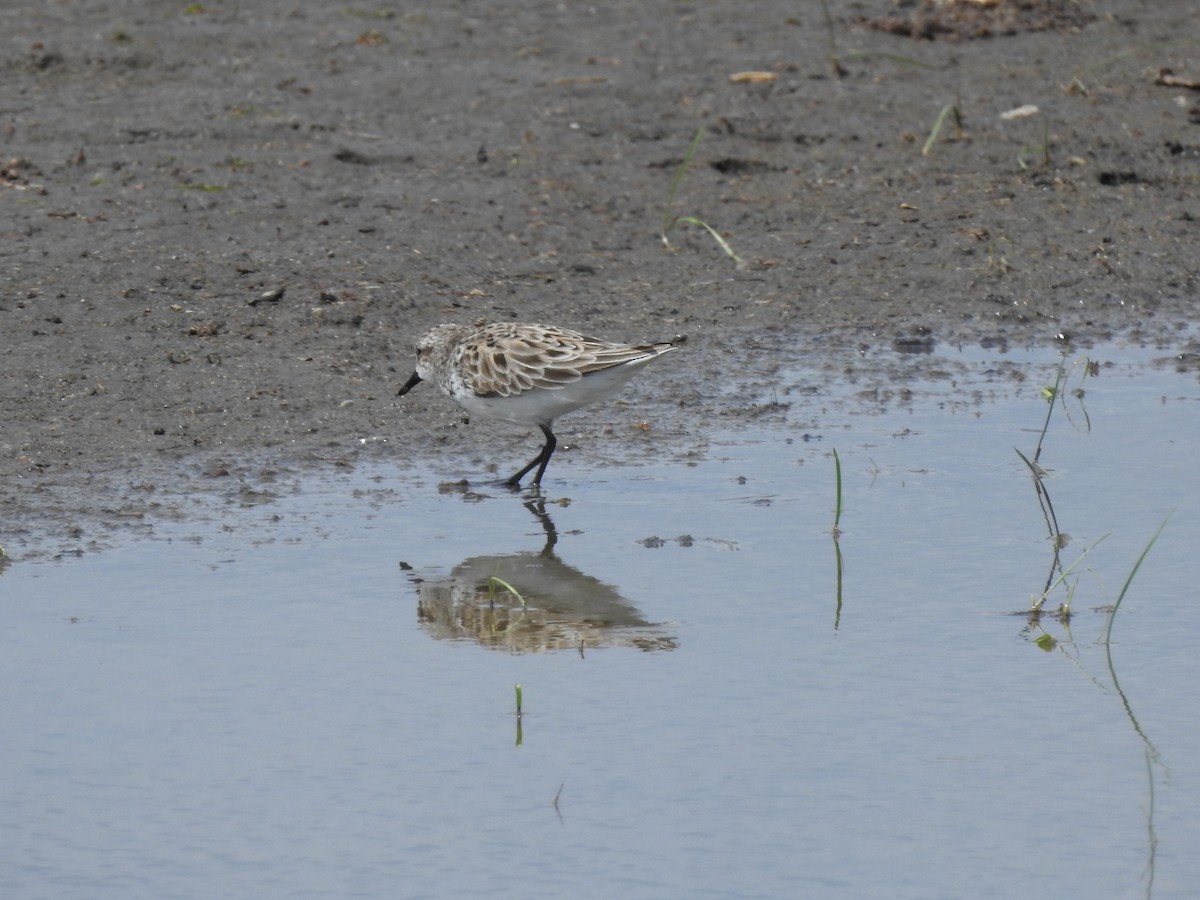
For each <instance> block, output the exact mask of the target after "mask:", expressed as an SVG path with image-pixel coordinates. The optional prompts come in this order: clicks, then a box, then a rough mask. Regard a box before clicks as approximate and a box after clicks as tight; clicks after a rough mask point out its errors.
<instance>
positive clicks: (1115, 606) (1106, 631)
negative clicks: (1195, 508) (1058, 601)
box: [1104, 510, 1175, 644]
mask: <svg viewBox="0 0 1200 900" xmlns="http://www.w3.org/2000/svg"><path fill="white" fill-rule="evenodd" d="M1173 515H1175V510H1171V511H1170V512H1169V513H1167V517H1166V518H1165V519H1163V520H1162V524H1161V525H1159V526H1158V530H1157V531H1155V532H1154V537H1152V538H1150V542H1149V543H1148V544H1146V547H1145V549H1144V550H1142V552H1141V555H1140V556H1138V558H1137V562H1135V563H1134V564H1133V568H1132V569H1130V570H1129V576H1128V577H1127V578H1126V579H1125V584H1123V585H1122V586H1121V593H1119V594H1118V595H1117V602H1116V603H1114V604H1113V608H1112V611H1111V612H1109V614H1108V624H1107V625H1106V626H1105V628H1104V643H1105V644H1107V643H1108V639H1109V637H1110V636H1111V635H1112V626H1113V620H1114V619H1115V618H1116V617H1117V610H1118V609H1120V608H1121V601H1122V600H1124V599H1125V594H1126V592H1127V591H1128V590H1129V586H1130V585H1131V584H1133V576H1134V575H1136V574H1137V572H1138V569H1140V568H1141V567H1142V563H1143V562H1144V561H1145V559H1146V556H1147V554H1149V552H1150V548H1151V547H1153V546H1154V543H1155V541H1157V540H1158V536H1159V535H1160V534H1162V533H1163V529H1164V528H1166V527H1167V523H1168V522H1170V521H1171V516H1173Z"/></svg>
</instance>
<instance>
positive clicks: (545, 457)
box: [508, 425, 558, 487]
mask: <svg viewBox="0 0 1200 900" xmlns="http://www.w3.org/2000/svg"><path fill="white" fill-rule="evenodd" d="M540 427H541V429H542V434H544V435H545V436H546V443H545V444H543V445H542V449H541V451H540V452H539V453H538V455H537V456H535V457H534V458H533V459H531V460H530V461H529V465H527V466H526V467H525V468H523V469H522V470H521V471H520V472H518V473H517V474H516V475H514V476H513V477H512V478H510V479H508V486H509V487H519V486H520V484H521V479H522V478H524V477H525V476H526V475H528V474H529V473H530V472H531V471H532V470H533V467H534V466H537V474H536V475H534V476H533V483H534V485H535V486H540V485H541V483H542V476H543V475H544V474H546V465H547V464H548V463H549V462H550V457H551V456H553V455H554V448H555V447H556V446H558V438H556V437H555V436H554V432H553V431H551V430H550V426H549V425H542V426H540Z"/></svg>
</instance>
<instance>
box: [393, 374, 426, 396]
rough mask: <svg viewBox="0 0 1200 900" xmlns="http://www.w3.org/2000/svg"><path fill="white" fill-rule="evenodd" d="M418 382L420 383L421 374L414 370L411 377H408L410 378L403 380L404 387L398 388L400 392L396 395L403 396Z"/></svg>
mask: <svg viewBox="0 0 1200 900" xmlns="http://www.w3.org/2000/svg"><path fill="white" fill-rule="evenodd" d="M420 383H421V376H420V375H418V374H417V373H416V372H413V373H412V378H410V379H408V381H406V382H404V387H402V388H400V393H398V394H397V395H396V396H397V397H403V396H404V395H405V394H407V393H408V392H409V391H411V390H412V389H413V388H415V387H416V386H417V385H418V384H420Z"/></svg>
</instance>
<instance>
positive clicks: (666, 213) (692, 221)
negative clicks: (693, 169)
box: [661, 127, 742, 264]
mask: <svg viewBox="0 0 1200 900" xmlns="http://www.w3.org/2000/svg"><path fill="white" fill-rule="evenodd" d="M703 136H704V128H703V127H701V128H697V129H696V136H695V137H694V138H692V143H691V145H690V146H689V147H688V149H687V153H685V154H684V155H683V160H682V161H681V162H680V163H679V168H677V169H676V170H675V177H674V178H672V179H671V187H670V188H669V189H668V190H667V199H666V202H664V203H663V218H662V235H661V236H662V242H663V244H664V245H665V246H668V247H669V246H670V245H671V242H670V241H668V240H667V233H668V232H669V231H670V230H671V229H672V228H674V227H675V226H676V225H679V224H687V225H698V226H699V227H700V228H703V229H704V230H705V231H707V232H708V233H709V234H710V235H712V237H713V240H715V241H716V242H717V245H718V246H719V247H720V248H721V249H722V250H724V251H725V255H726V256H728V257H729V258H730V259H732V260H733V261H734V262H735V263H738V264H741V262H742V258H741V257H740V256H738V255H737V254H736V253H734V252H733V248H732V247H730V246H729V243H728V242H727V241H726V240H725V238H723V237H721V235H720V234H719V233H718V232H717V230H716V229H715V228H713V227H712V226H711V225H709V224H708V223H707V222H705V221H704V220H703V219H700V218H697V217H696V216H677V215H674V214H673V210H672V207H673V205H674V203H675V192H676V191H677V190H679V182H681V181H683V173H684V172H686V171H687V167H688V163H690V162H691V161H692V156H693V155H694V154H695V152H696V147H698V146H699V145H700V138H702V137H703Z"/></svg>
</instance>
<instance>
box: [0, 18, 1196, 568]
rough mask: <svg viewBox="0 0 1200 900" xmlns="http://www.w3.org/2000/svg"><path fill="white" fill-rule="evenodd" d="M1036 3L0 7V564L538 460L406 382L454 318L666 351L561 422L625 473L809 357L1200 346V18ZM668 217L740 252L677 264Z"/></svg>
mask: <svg viewBox="0 0 1200 900" xmlns="http://www.w3.org/2000/svg"><path fill="white" fill-rule="evenodd" d="M1000 6H1001V7H1007V9H1003V10H1000V9H998V10H997V15H1000V14H1001V13H1002V12H1003V13H1005V14H1010V13H1011V12H1012V5H1011V4H1000ZM1020 6H1021V8H1024V9H1034V10H1035V11H1041V12H1043V13H1045V14H1044V15H1042V16H1040V17H1033V18H1025V19H1023V18H1022V17H1020V16H1012V15H1008V18H1007V19H1004V20H999V19H997V21H996V23H995V24H993V25H991V26H989V25H988V24H987V23H986V22H985V23H984V24H983V25H980V24H979V23H978V22H977V21H975V20H974V18H973V19H972V21H971V23H970V27H951V26H953V25H954V24H955V19H954V16H957V17H958V22H959V23H960V24H961V23H963V22H966V21H967V16H968V11H967V10H966V8H965V7H953V6H952V7H941V8H940V9H934V8H932V7H930V5H928V4H908V5H896V4H892V3H885V2H878V3H860V4H841V3H831V4H830V5H829V10H830V13H831V16H830V18H829V19H826V18H825V16H824V15H823V13H822V9H821V6H820V5H819V4H814V5H813V6H812V8H811V9H809V8H804V9H798V8H797V7H796V5H795V4H789V3H782V2H781V3H774V2H767V3H756V4H753V5H752V6H750V7H746V6H745V5H744V4H734V3H712V4H703V5H699V6H697V5H693V4H677V5H675V6H672V7H666V8H662V9H656V10H654V11H650V10H647V9H644V8H643V7H642V6H639V5H637V4H626V3H617V4H608V5H605V6H604V7H602V8H601V7H594V8H589V7H582V6H576V5H571V4H568V5H556V4H546V3H533V2H526V3H500V4H488V5H480V6H477V7H467V8H458V7H456V8H454V9H453V10H450V9H445V10H443V9H441V8H437V7H431V8H429V9H424V10H410V9H406V8H402V7H399V6H392V5H389V4H382V5H375V6H370V7H357V6H350V7H329V6H327V5H323V4H318V3H313V2H295V3H291V4H284V5H275V4H272V5H270V6H269V7H255V6H249V7H248V6H247V5H245V4H232V3H223V2H211V3H204V4H192V5H189V6H181V7H179V8H172V9H169V10H167V9H159V8H143V7H141V6H137V5H132V6H131V5H124V4H117V3H111V2H72V3H60V4H51V5H46V4H36V3H27V2H17V3H10V4H6V6H5V8H4V9H3V10H2V11H0V25H3V28H4V33H5V35H6V41H5V43H4V45H3V48H2V49H0V71H2V72H3V77H4V80H5V83H6V91H5V98H4V100H3V102H2V103H0V134H2V135H3V150H2V152H0V208H2V210H3V214H2V215H0V335H3V343H2V345H0V354H2V363H0V422H3V427H2V429H0V485H2V487H0V515H2V516H3V522H4V528H3V531H2V532H0V544H2V545H3V546H4V547H5V548H6V549H7V550H8V552H9V554H10V555H11V556H13V557H15V558H20V557H22V556H34V557H36V556H42V555H53V554H56V553H61V552H87V550H88V549H89V548H91V547H101V546H104V544H105V542H106V540H108V539H109V538H110V537H111V536H113V535H114V533H118V534H119V533H121V532H125V531H129V530H133V531H137V530H140V529H146V528H149V527H152V523H153V521H154V520H155V519H156V518H163V517H175V516H189V515H194V514H196V513H197V511H198V510H199V509H200V508H201V507H203V508H205V509H209V510H211V511H214V514H219V511H220V509H221V508H222V506H223V505H227V504H252V503H261V502H269V501H270V499H271V497H272V496H273V495H275V494H276V493H278V492H280V491H283V490H288V489H290V485H291V484H293V483H294V481H295V480H296V479H298V478H299V477H300V476H301V475H302V474H303V473H305V472H309V471H312V470H313V468H314V467H318V468H319V467H340V466H349V465H353V464H354V463H355V461H356V460H358V459H361V458H363V455H364V454H368V455H370V456H371V457H372V458H380V457H382V458H384V459H391V460H394V462H395V464H396V466H397V467H400V468H402V467H404V466H405V465H406V463H407V461H409V460H414V459H428V458H430V457H431V455H433V454H442V455H444V454H447V453H460V452H461V453H463V454H465V455H466V456H467V457H468V458H475V459H491V458H498V461H499V462H500V464H501V465H507V464H508V461H509V460H510V459H517V458H519V457H522V456H524V455H526V447H527V445H528V444H529V442H530V436H529V435H527V434H524V433H522V432H520V430H518V429H513V430H507V429H505V430H502V431H498V430H496V429H493V428H492V427H490V426H488V427H483V426H480V425H479V424H477V423H476V424H471V425H469V426H468V425H464V423H463V422H462V417H461V414H460V413H459V411H458V410H457V409H456V408H454V407H453V406H452V405H451V404H450V403H449V402H447V401H446V400H445V399H444V398H442V397H440V396H437V395H436V393H435V392H427V393H425V394H424V395H413V396H411V397H405V398H403V399H402V400H401V399H397V398H396V396H395V394H396V391H397V389H398V388H399V386H400V384H401V383H402V382H403V379H404V377H405V376H406V375H407V374H408V372H409V371H411V365H412V342H413V340H414V339H415V338H416V336H417V335H419V334H420V333H421V332H423V331H424V330H425V329H426V328H428V327H429V326H430V325H432V324H435V323H437V322H441V321H472V320H474V319H479V318H485V319H489V320H518V321H521V320H523V321H545V322H550V323H553V324H560V325H564V326H567V327H572V328H577V329H580V330H583V331H586V332H591V333H595V334H597V335H598V336H601V337H607V338H612V339H620V340H630V341H640V340H649V339H658V338H662V337H670V336H673V335H675V334H687V335H688V336H689V344H688V347H687V350H686V351H685V352H681V353H679V354H675V355H674V357H675V358H673V359H672V364H671V365H670V366H663V367H661V368H660V369H659V370H658V371H656V372H654V373H652V377H648V378H646V379H644V380H643V382H642V383H639V384H638V385H634V386H631V387H630V389H629V390H628V391H627V392H626V393H625V394H623V395H622V399H621V400H619V401H617V402H613V403H610V404H606V405H604V406H602V407H597V408H595V410H594V415H588V416H575V417H572V418H567V419H564V420H563V422H562V423H561V427H562V432H563V436H564V439H565V441H567V442H568V443H569V442H572V441H574V442H576V443H580V444H584V445H586V446H588V447H589V452H591V449H590V448H600V449H601V450H602V451H604V452H609V453H612V454H613V455H614V456H616V457H619V456H620V455H622V454H629V455H632V456H635V457H636V455H637V454H638V453H649V452H660V453H661V452H663V449H664V448H666V452H674V453H680V454H683V453H685V452H686V451H687V448H688V447H690V446H694V445H695V444H696V440H695V439H696V436H697V435H698V434H700V433H701V432H702V431H703V429H704V428H705V422H706V421H711V420H713V418H714V417H721V419H722V420H723V421H728V420H729V419H730V418H737V417H739V416H741V417H757V416H760V415H761V414H762V410H763V408H764V406H765V405H767V404H769V402H770V401H771V398H772V397H773V396H776V395H777V394H778V392H779V390H780V388H781V385H780V384H779V383H778V372H779V371H780V370H781V368H784V367H793V366H794V364H795V363H796V361H797V360H803V361H804V363H805V364H806V365H807V366H808V367H809V368H810V370H811V377H812V380H813V382H814V383H819V382H820V381H821V380H823V379H830V378H844V377H853V378H855V379H861V380H870V379H876V380H878V381H879V382H880V383H891V382H893V381H894V380H895V378H896V377H897V372H899V373H900V377H904V376H903V373H904V372H912V371H914V367H916V370H917V371H919V370H920V365H921V361H922V360H923V359H929V360H931V362H930V370H931V371H927V372H923V373H922V374H923V375H926V376H928V375H931V374H934V373H935V371H936V369H937V367H938V366H940V365H941V364H940V363H937V362H933V360H934V356H935V354H932V353H930V355H929V356H926V354H927V353H929V352H930V351H935V350H937V349H938V348H940V347H946V346H954V345H958V344H970V345H975V344H981V345H983V346H986V347H991V348H995V349H997V350H1003V349H1004V348H1006V347H1018V346H1021V347H1023V346H1030V345H1034V346H1045V347H1047V348H1054V347H1066V348H1074V347H1086V346H1088V345H1090V344H1093V343H1096V342H1105V341H1113V340H1119V341H1129V342H1134V343H1149V344H1153V345H1155V346H1158V347H1161V348H1162V351H1163V353H1164V355H1165V356H1171V355H1182V356H1184V357H1186V358H1191V357H1188V354H1193V355H1194V354H1195V353H1196V352H1197V348H1196V347H1195V346H1193V345H1192V344H1191V343H1189V341H1190V332H1189V329H1190V326H1191V324H1192V323H1193V321H1194V318H1195V304H1196V298H1197V296H1198V295H1200V280H1198V275H1197V273H1198V271H1200V262H1198V260H1200V256H1198V255H1197V252H1196V248H1197V229H1196V221H1197V217H1200V91H1197V90H1195V89H1194V88H1192V87H1189V84H1190V80H1191V79H1194V78H1196V77H1200V72H1196V71H1194V66H1195V53H1194V49H1195V45H1194V44H1187V43H1186V42H1184V41H1181V37H1186V36H1187V35H1189V34H1194V32H1195V23H1194V22H1193V21H1192V17H1191V15H1190V10H1189V9H1187V8H1186V4H1164V5H1143V4H1137V3H1132V2H1113V3H1082V4H1063V5H1052V4H1021V5H1020ZM1067 6H1070V7H1071V8H1072V10H1075V11H1081V12H1082V13H1083V14H1082V15H1080V16H1078V17H1075V16H1066V15H1065V13H1064V14H1063V15H1058V14H1057V13H1056V10H1058V11H1062V10H1065V9H1066V7H1067ZM983 14H984V13H982V12H980V11H979V10H970V11H969V15H970V16H971V17H978V16H980V15H983ZM932 15H941V16H942V17H943V18H942V22H943V24H945V26H946V27H936V28H935V27H932V26H930V25H929V21H930V19H929V17H930V16H932ZM922 17H924V18H922ZM904 22H909V23H913V24H912V27H908V28H905V27H901V25H902V23H904ZM1164 71H1169V72H1170V73H1172V74H1171V76H1170V77H1169V78H1166V79H1164V77H1163V76H1162V73H1163V72H1164ZM1031 107H1036V111H1031ZM697 132H699V133H700V135H701V140H700V142H699V143H698V144H697V145H696V149H695V152H694V153H693V154H692V156H691V157H688V158H686V161H687V165H686V168H685V169H684V170H683V174H682V176H681V177H680V179H679V182H678V186H677V189H676V190H675V191H674V193H671V186H672V183H673V179H674V178H675V176H676V175H677V173H679V172H680V165H681V163H683V162H684V161H685V157H686V154H687V151H688V148H689V145H690V143H691V141H692V138H693V136H694V135H695V134H696V133H697ZM676 216H685V217H691V218H694V219H697V220H700V221H703V222H704V223H706V224H707V225H708V226H711V228H713V229H714V230H716V231H717V232H718V233H719V234H721V235H722V236H723V239H724V240H725V241H726V242H727V243H728V246H729V247H730V248H731V250H732V251H733V252H734V253H736V254H737V256H738V257H739V259H740V260H741V261H740V263H735V262H734V261H733V260H732V259H731V258H730V257H729V256H728V255H726V253H725V252H724V251H723V250H722V249H721V247H720V246H719V245H718V243H717V242H716V241H715V240H714V239H713V238H712V236H711V235H710V234H709V233H708V232H707V231H705V229H704V228H703V227H700V226H698V225H696V224H693V223H688V222H677V223H676V224H675V227H673V228H671V229H670V231H669V234H668V235H667V238H668V241H667V242H666V243H664V241H663V240H662V237H661V232H662V230H663V228H664V224H665V223H669V222H670V221H671V220H672V219H673V218H674V217H676ZM898 361H902V362H903V366H901V367H900V368H899V369H898V368H897V366H898Z"/></svg>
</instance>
